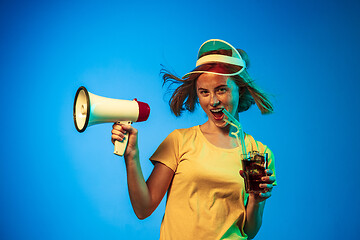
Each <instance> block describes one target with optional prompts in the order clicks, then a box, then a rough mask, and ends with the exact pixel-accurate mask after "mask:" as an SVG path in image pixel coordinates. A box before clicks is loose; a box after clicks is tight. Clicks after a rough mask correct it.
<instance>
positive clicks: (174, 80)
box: [160, 49, 273, 117]
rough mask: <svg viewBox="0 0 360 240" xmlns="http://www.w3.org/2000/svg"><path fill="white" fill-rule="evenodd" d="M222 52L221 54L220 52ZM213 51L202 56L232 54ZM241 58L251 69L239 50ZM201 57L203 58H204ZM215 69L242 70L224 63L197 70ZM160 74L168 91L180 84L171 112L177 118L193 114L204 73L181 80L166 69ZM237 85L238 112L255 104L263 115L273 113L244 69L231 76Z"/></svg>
mask: <svg viewBox="0 0 360 240" xmlns="http://www.w3.org/2000/svg"><path fill="white" fill-rule="evenodd" d="M220 51H221V52H220ZM220 51H216V52H214V51H212V52H207V53H205V54H203V55H202V56H205V55H208V54H214V53H217V54H219V53H220V54H223V55H229V54H231V52H230V53H228V52H226V50H220ZM238 51H239V53H240V55H241V57H242V58H243V59H244V61H245V62H246V66H247V68H249V65H250V61H249V58H248V55H247V54H246V52H245V51H244V50H241V49H238ZM202 56H201V57H202ZM213 68H221V69H224V73H230V72H237V71H239V70H240V67H239V66H235V65H231V64H224V63H209V64H204V65H201V66H199V67H197V68H196V70H198V71H211V69H213ZM160 74H161V75H162V78H163V86H164V85H165V84H169V86H168V90H169V89H170V87H171V86H172V85H173V84H180V86H178V87H177V88H176V89H175V90H174V92H173V93H172V96H171V98H170V100H169V105H170V109H171V111H172V112H173V113H174V114H175V116H177V117H178V116H180V115H181V113H182V112H183V111H184V110H188V111H190V112H193V111H194V110H195V106H196V103H198V97H197V93H196V81H197V79H198V77H199V76H200V75H201V74H202V73H192V74H190V75H188V76H187V77H185V78H179V77H177V76H175V75H174V74H172V73H170V72H169V71H168V70H166V69H165V68H162V69H161V72H160ZM231 78H232V79H233V80H234V82H235V83H236V85H237V86H238V87H239V108H238V112H243V111H246V110H248V109H249V108H250V106H251V105H253V104H255V103H256V105H257V106H258V108H259V109H260V111H261V113H262V114H266V113H272V112H273V106H272V104H271V102H270V101H269V99H268V97H267V96H266V94H265V93H263V92H262V91H261V90H259V88H257V87H256V86H255V85H254V83H253V80H252V79H251V77H250V75H249V74H248V72H247V71H246V69H244V70H243V71H242V72H241V73H240V74H239V75H235V76H231Z"/></svg>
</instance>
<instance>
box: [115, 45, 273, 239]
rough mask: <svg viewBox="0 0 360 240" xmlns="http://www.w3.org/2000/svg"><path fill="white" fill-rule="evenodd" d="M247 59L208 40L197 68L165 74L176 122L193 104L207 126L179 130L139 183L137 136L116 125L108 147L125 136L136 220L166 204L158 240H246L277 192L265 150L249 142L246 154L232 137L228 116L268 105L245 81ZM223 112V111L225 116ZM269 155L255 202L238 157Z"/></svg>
mask: <svg viewBox="0 0 360 240" xmlns="http://www.w3.org/2000/svg"><path fill="white" fill-rule="evenodd" d="M248 66H249V61H248V58H247V55H246V53H245V52H244V51H242V50H237V49H235V48H234V47H233V46H231V45H230V44H229V43H227V42H225V41H222V40H217V39H212V40H209V41H206V42H205V43H204V44H203V45H202V46H201V47H200V50H199V55H198V60H197V63H196V68H195V69H194V70H193V71H191V72H190V73H188V74H186V75H185V76H184V77H182V78H178V77H176V76H174V75H172V74H171V73H169V72H167V71H163V78H164V83H167V82H170V83H174V82H180V83H181V84H180V86H179V87H178V88H177V89H176V90H175V91H174V93H173V95H172V97H171V99H170V107H171V110H172V111H173V113H174V114H175V115H176V116H180V115H181V113H182V111H183V110H189V111H194V109H195V106H196V104H197V103H199V104H200V106H201V108H202V109H203V111H204V112H205V113H206V115H207V117H208V120H207V121H206V122H205V123H204V124H202V125H197V126H194V127H191V128H187V129H177V130H174V131H173V132H172V133H170V134H169V135H168V137H167V138H166V139H165V140H164V141H163V142H162V143H161V144H160V146H159V147H158V149H157V150H156V151H155V153H154V154H153V156H151V158H150V160H151V161H152V162H153V164H154V169H153V171H152V173H151V175H150V177H149V178H148V180H147V181H145V179H144V177H143V174H142V171H141V167H140V160H139V148H138V144H137V135H138V132H137V130H136V129H135V128H133V127H132V126H128V125H119V124H114V125H113V130H112V142H114V141H115V140H119V141H122V140H123V138H124V133H126V132H127V133H128V134H129V136H128V138H129V139H128V146H127V149H126V151H125V154H124V158H125V163H126V171H127V180H128V189H129V195H130V200H131V203H132V206H133V209H134V211H135V214H136V215H137V217H138V218H140V219H144V218H146V217H148V216H150V215H151V213H152V212H153V211H154V210H155V209H156V207H157V206H158V205H159V203H160V201H161V200H162V198H163V197H164V195H165V194H166V192H167V193H168V195H167V202H166V209H165V214H164V218H163V221H162V224H161V230H160V239H181V240H184V239H252V238H254V237H255V235H256V234H257V232H258V231H259V229H260V226H261V224H262V216H263V211H264V206H265V201H266V199H267V198H269V197H270V196H271V191H272V188H273V186H275V185H276V181H275V169H274V156H273V154H272V152H271V150H270V149H269V148H268V147H267V146H266V145H263V144H262V143H261V142H258V141H255V140H254V138H253V137H252V136H250V135H248V134H245V133H243V134H241V135H240V136H245V137H244V139H243V140H244V142H245V144H244V146H242V145H241V144H240V142H239V141H238V138H237V137H236V136H235V135H234V132H237V131H238V129H237V128H236V127H235V126H234V125H232V124H229V122H228V121H226V120H227V117H226V116H225V114H224V111H225V110H226V111H227V112H229V113H230V114H231V115H232V116H233V117H234V118H235V119H237V120H239V114H238V113H239V112H242V111H246V110H247V109H248V108H249V107H250V106H251V105H252V104H254V103H256V104H257V106H258V107H259V109H260V110H261V112H262V113H270V112H272V105H271V103H270V102H269V101H268V99H267V98H266V96H265V95H264V94H263V93H261V91H259V90H258V88H257V87H256V86H255V85H254V83H253V82H252V80H251V78H250V76H249V75H248V73H247V71H246V68H247V67H248ZM224 109H225V110H224ZM243 147H245V148H246V149H247V150H248V151H250V150H256V151H259V152H264V153H268V156H269V169H267V170H266V174H267V176H264V177H263V178H262V182H261V183H260V187H261V188H262V189H264V191H263V192H262V193H259V194H253V193H250V194H247V193H246V192H245V189H244V180H243V178H242V166H241V153H242V151H243Z"/></svg>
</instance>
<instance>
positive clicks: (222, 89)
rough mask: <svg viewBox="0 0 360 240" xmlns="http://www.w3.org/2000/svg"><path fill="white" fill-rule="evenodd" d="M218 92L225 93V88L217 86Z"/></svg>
mask: <svg viewBox="0 0 360 240" xmlns="http://www.w3.org/2000/svg"><path fill="white" fill-rule="evenodd" d="M217 92H218V93H220V94H222V93H226V92H227V88H219V89H218V90H217Z"/></svg>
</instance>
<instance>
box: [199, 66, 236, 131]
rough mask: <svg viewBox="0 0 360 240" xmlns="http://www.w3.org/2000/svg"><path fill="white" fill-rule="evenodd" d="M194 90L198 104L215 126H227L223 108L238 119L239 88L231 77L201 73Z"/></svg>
mask: <svg viewBox="0 0 360 240" xmlns="http://www.w3.org/2000/svg"><path fill="white" fill-rule="evenodd" d="M196 92H197V96H198V98H199V103H200V106H201V107H202V109H203V110H204V111H205V113H206V115H207V116H208V118H209V121H210V122H212V123H214V124H215V125H216V126H217V127H221V128H223V127H225V126H227V123H226V122H225V121H224V117H225V115H224V114H223V113H222V111H221V109H223V108H225V109H226V110H227V111H228V112H229V113H231V114H232V115H233V116H234V117H235V118H236V119H238V111H237V110H238V104H239V88H238V86H237V85H236V83H235V82H234V81H233V80H232V79H231V78H229V77H227V76H220V75H216V74H211V73H203V74H201V75H200V77H199V78H198V79H197V82H196Z"/></svg>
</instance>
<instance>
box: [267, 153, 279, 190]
mask: <svg viewBox="0 0 360 240" xmlns="http://www.w3.org/2000/svg"><path fill="white" fill-rule="evenodd" d="M265 152H266V153H267V154H268V169H271V170H272V171H273V175H272V176H275V182H274V183H273V186H276V185H277V181H276V172H275V157H274V154H273V152H272V151H271V150H270V148H268V147H266V148H265Z"/></svg>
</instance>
